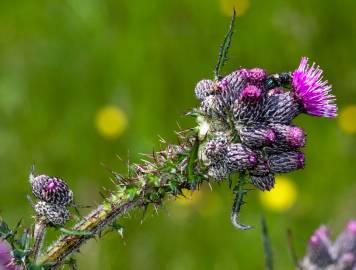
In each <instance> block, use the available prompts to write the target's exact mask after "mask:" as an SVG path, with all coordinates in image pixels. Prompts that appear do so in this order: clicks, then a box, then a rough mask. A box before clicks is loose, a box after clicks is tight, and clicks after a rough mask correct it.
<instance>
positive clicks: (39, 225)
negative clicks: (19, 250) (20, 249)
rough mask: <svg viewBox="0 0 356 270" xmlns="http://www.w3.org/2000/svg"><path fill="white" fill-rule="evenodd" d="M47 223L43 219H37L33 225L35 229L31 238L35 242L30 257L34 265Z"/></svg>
mask: <svg viewBox="0 0 356 270" xmlns="http://www.w3.org/2000/svg"><path fill="white" fill-rule="evenodd" d="M46 228H47V222H45V221H44V220H43V219H37V220H36V223H35V228H34V230H33V238H34V240H35V242H34V244H33V247H32V256H33V260H34V262H35V263H36V262H37V260H38V256H39V255H40V253H41V247H42V243H43V240H44V237H45V235H46Z"/></svg>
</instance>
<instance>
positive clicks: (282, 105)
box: [262, 92, 301, 124]
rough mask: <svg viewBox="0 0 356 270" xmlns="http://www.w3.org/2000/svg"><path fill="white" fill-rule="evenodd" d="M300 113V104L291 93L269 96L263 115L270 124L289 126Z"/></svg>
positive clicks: (265, 100)
mask: <svg viewBox="0 0 356 270" xmlns="http://www.w3.org/2000/svg"><path fill="white" fill-rule="evenodd" d="M300 113H301V106H300V104H299V103H298V102H297V101H296V100H295V99H294V98H293V96H292V95H291V94H290V93H289V92H286V93H283V94H275V95H272V96H267V97H266V98H265V99H264V104H263V112H262V114H263V118H264V119H265V120H266V121H268V122H276V123H284V124H289V123H290V122H291V121H292V120H293V119H294V118H295V117H296V116H297V115H298V114H300Z"/></svg>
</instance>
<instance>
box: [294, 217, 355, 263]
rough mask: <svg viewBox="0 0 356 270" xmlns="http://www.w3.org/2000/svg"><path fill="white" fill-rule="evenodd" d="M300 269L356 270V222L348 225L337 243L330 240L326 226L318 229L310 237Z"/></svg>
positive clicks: (353, 221)
mask: <svg viewBox="0 0 356 270" xmlns="http://www.w3.org/2000/svg"><path fill="white" fill-rule="evenodd" d="M300 267H301V269H305V270H322V269H323V270H356V220H352V221H350V222H349V223H348V224H347V225H346V228H345V229H344V231H343V232H342V233H341V234H340V235H339V236H338V237H337V238H336V240H335V242H332V241H331V240H330V233H329V230H328V228H327V227H326V226H321V227H320V228H319V229H317V230H316V231H315V232H314V234H313V235H312V236H311V237H310V240H309V244H308V248H307V254H306V256H305V257H304V258H303V260H302V261H301V265H300Z"/></svg>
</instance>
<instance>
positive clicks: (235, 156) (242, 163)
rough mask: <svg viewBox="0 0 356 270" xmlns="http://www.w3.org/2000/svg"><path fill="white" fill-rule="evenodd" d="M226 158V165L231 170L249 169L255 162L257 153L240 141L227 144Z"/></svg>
mask: <svg viewBox="0 0 356 270" xmlns="http://www.w3.org/2000/svg"><path fill="white" fill-rule="evenodd" d="M226 158H227V162H228V167H229V169H230V170H231V171H233V172H237V171H243V170H245V169H250V168H253V167H254V166H255V165H256V164H257V154H256V153H255V152H253V151H252V150H251V149H250V148H248V147H246V146H244V145H242V144H240V143H235V144H230V145H229V146H228V149H227V156H226Z"/></svg>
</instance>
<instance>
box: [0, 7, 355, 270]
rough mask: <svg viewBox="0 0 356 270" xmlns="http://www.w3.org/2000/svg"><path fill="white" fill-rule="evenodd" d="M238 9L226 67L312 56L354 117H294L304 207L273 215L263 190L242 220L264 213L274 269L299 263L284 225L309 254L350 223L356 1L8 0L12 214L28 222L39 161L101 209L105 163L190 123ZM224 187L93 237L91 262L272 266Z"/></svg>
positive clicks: (0, 202) (7, 198) (6, 116)
mask: <svg viewBox="0 0 356 270" xmlns="http://www.w3.org/2000/svg"><path fill="white" fill-rule="evenodd" d="M232 5H235V6H236V7H237V9H238V13H239V11H241V12H240V13H239V14H240V15H241V16H240V17H239V18H238V20H237V29H236V33H235V37H234V41H233V44H232V48H231V51H230V61H229V62H228V64H227V65H226V67H225V71H226V72H229V71H232V70H233V69H235V68H238V67H240V66H246V67H254V66H261V67H264V68H266V69H268V70H269V71H271V72H275V71H284V70H290V69H293V68H295V67H296V66H297V65H298V62H299V60H300V57H301V56H303V55H307V56H309V57H310V58H311V60H313V61H317V62H318V63H319V64H320V65H321V66H322V67H323V68H324V69H325V76H326V78H327V79H328V80H329V81H330V82H331V83H332V85H333V88H334V92H335V94H336V95H337V97H338V105H339V107H340V109H341V112H344V113H341V116H343V118H340V119H339V120H338V119H336V120H328V119H317V118H311V117H306V116H301V117H299V118H298V119H297V123H298V124H300V125H302V126H303V127H305V129H306V131H307V133H308V144H307V147H306V149H305V151H306V154H307V166H306V169H305V170H304V171H300V172H296V173H293V174H291V175H289V176H288V177H289V178H290V179H292V181H294V183H295V185H296V189H297V190H298V195H297V197H296V202H295V203H294V205H293V206H292V207H291V208H289V209H288V210H287V209H286V210H285V211H283V212H274V211H273V210H272V209H271V210H270V209H269V208H268V207H264V206H262V205H261V204H260V200H259V198H258V196H257V195H258V192H252V193H250V195H249V196H248V204H247V206H246V207H244V209H243V213H242V217H241V218H242V220H243V221H245V222H248V223H250V224H253V225H255V226H257V227H258V226H259V219H260V215H261V214H262V213H263V214H265V215H266V218H267V221H268V224H269V230H270V234H271V240H272V243H273V248H274V250H275V254H276V256H275V260H276V262H275V263H276V269H292V268H293V266H292V263H291V259H290V257H289V254H288V250H287V249H286V247H287V241H286V234H285V232H286V230H287V228H291V229H292V230H293V231H294V235H295V237H296V245H297V247H296V248H297V251H298V253H299V254H302V253H303V251H304V244H305V243H306V239H307V238H308V236H309V235H310V234H311V232H312V231H313V230H314V228H315V227H316V226H318V224H320V223H326V224H328V225H331V226H332V228H335V230H339V229H340V228H341V226H342V225H343V224H344V223H345V220H347V219H348V218H351V217H355V205H356V182H355V181H356V167H355V164H356V151H355V149H356V148H355V147H356V138H355V133H354V132H349V131H350V130H354V126H355V122H356V120H355V117H353V116H352V114H350V112H349V113H345V111H344V108H347V107H349V106H355V105H356V92H355V87H356V79H355V78H356V67H355V63H356V53H355V50H354V48H355V47H356V36H355V35H354V33H355V25H356V22H355V16H354V10H355V8H356V2H355V1H352V0H345V1H331V0H310V1H297V0H294V1H282V0H271V1H263V0H256V1H246V0H240V1H236V3H235V2H234V1H227V0H226V1H225V0H214V1H203V0H198V1H188V0H182V1H163V0H154V1H128V0H126V1H124V0H119V1H112V0H106V1H98V0H88V1H78V0H67V1H56V0H54V1H16V0H14V1H8V0H3V1H0V142H1V145H0V164H1V166H0V168H1V169H0V184H1V188H0V192H1V193H0V195H1V196H0V209H1V211H2V212H1V215H2V216H4V217H5V218H6V220H8V221H9V222H10V223H11V224H15V223H16V221H17V220H18V219H19V218H20V217H23V218H24V219H25V221H26V222H30V216H31V213H32V212H31V209H30V207H29V205H28V203H27V201H26V198H25V195H26V194H27V193H28V192H29V189H28V184H27V182H26V181H27V175H28V172H29V168H30V165H31V164H32V163H33V162H35V163H36V165H37V169H38V171H40V172H43V173H47V174H50V175H59V176H61V177H63V178H64V179H66V180H67V181H68V182H69V183H70V185H71V187H72V188H73V190H74V191H75V197H76V200H77V201H78V202H80V203H81V204H84V205H87V204H91V205H95V204H96V203H97V202H99V201H100V196H99V195H98V191H99V190H100V188H101V187H102V186H105V187H111V186H112V185H111V183H110V181H109V180H108V178H109V175H108V173H106V171H105V169H104V168H103V166H101V165H100V164H101V163H104V164H106V165H107V166H110V167H113V168H115V169H116V170H121V171H124V170H126V165H125V160H127V158H128V157H129V158H130V160H133V161H137V160H139V158H140V156H139V155H138V153H140V152H151V150H152V148H153V147H155V148H158V147H159V144H158V136H157V135H161V136H162V137H165V138H167V139H168V140H169V141H174V140H175V136H174V133H173V131H174V130H176V129H177V122H179V123H180V124H181V126H183V127H191V126H192V125H193V121H192V119H189V118H185V117H182V113H183V112H185V111H186V110H187V109H189V108H190V107H193V106H195V105H197V104H198V103H197V101H196V100H195V98H194V94H193V88H194V85H195V83H196V82H197V81H198V80H199V79H202V78H209V77H212V70H213V67H214V64H215V61H216V57H217V50H218V46H219V44H220V42H221V39H222V37H223V36H224V33H225V31H226V28H227V26H228V23H229V18H228V17H227V15H228V14H226V13H227V12H226V9H227V8H228V7H229V6H232ZM239 5H240V6H239ZM243 8H244V9H243ZM107 106H110V108H119V110H120V112H121V113H119V114H117V111H116V113H115V112H114V114H109V116H108V118H105V117H103V118H101V119H104V121H103V122H105V121H108V123H111V124H110V128H108V129H105V128H104V129H102V128H100V126H101V124H100V125H98V118H97V117H98V112H100V110H102V109H103V108H107ZM111 106H114V107H111ZM345 110H347V109H345ZM114 111H115V110H114ZM118 115H120V116H118ZM123 115H124V116H123ZM345 115H346V116H345ZM350 115H351V116H350ZM104 116H105V115H104ZM121 117H123V118H121ZM345 117H346V118H345ZM105 119H106V120H105ZM120 119H121V120H120ZM122 119H126V120H127V125H126V124H123V123H124V122H120V121H126V120H122ZM103 122H100V123H103ZM119 122H120V123H121V124H122V126H120V124H119V125H118V123H119ZM115 125H116V128H113V126H115ZM98 127H99V128H98ZM103 130H104V133H103ZM103 134H104V135H103ZM128 151H129V152H128ZM116 155H119V156H121V158H122V159H123V160H124V161H120V160H119V159H117V158H116ZM213 188H214V190H213V192H211V191H210V190H209V188H208V187H205V188H203V189H202V191H200V192H199V195H198V198H195V197H193V198H192V201H191V202H189V203H188V204H186V205H185V204H181V203H178V202H174V201H173V202H170V203H168V204H167V205H166V206H165V208H164V209H162V210H160V211H159V215H158V216H156V215H151V214H149V215H148V216H147V217H146V218H145V220H144V222H143V224H142V225H141V224H140V219H141V215H142V213H140V212H137V213H133V215H132V217H131V218H130V219H129V218H126V219H124V220H123V221H122V223H123V224H124V225H126V230H125V240H124V241H123V240H121V238H120V237H119V236H118V235H115V234H112V235H109V236H108V237H106V238H105V239H104V240H101V241H98V242H96V241H91V243H90V244H89V245H88V246H86V247H84V248H83V250H82V253H81V254H80V255H78V258H79V266H80V269H185V270H187V269H188V270H189V269H249V270H250V269H262V264H263V255H262V244H261V236H260V233H259V232H260V230H258V229H256V230H252V231H248V232H242V231H236V230H235V229H234V228H233V227H232V226H231V225H230V222H229V212H230V208H231V190H229V189H228V187H227V185H220V186H214V187H213ZM283 196H285V195H283ZM85 211H87V210H85V209H84V210H83V212H85Z"/></svg>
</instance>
